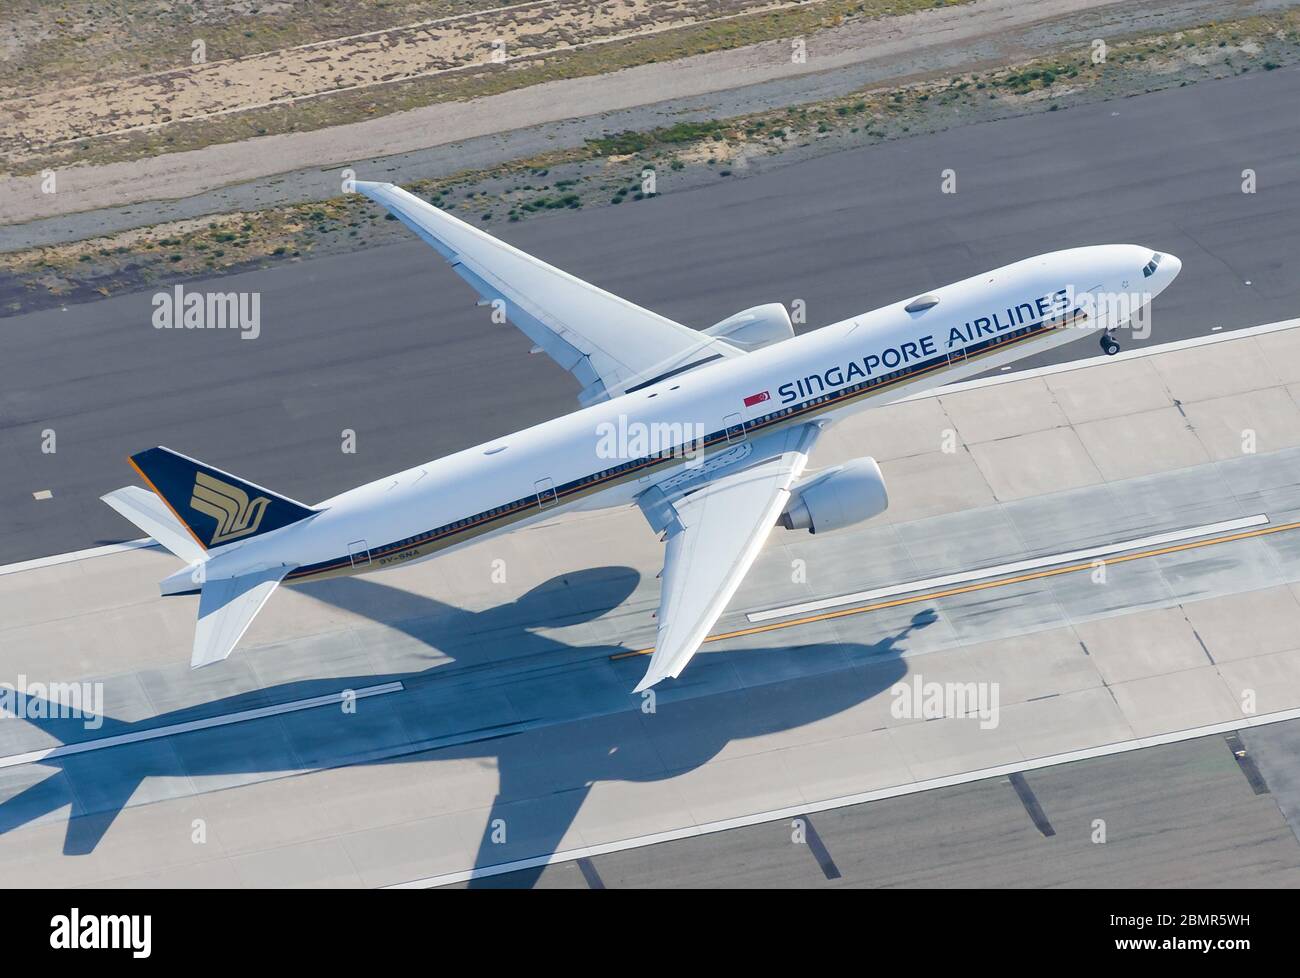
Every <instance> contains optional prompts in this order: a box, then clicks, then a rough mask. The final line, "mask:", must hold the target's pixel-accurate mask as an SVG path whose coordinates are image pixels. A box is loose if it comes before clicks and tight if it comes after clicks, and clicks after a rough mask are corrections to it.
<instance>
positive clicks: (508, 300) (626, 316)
mask: <svg viewBox="0 0 1300 978" xmlns="http://www.w3.org/2000/svg"><path fill="white" fill-rule="evenodd" d="M356 189H357V191H358V192H359V193H362V194H365V195H366V196H367V197H369V198H371V199H372V200H374V201H376V202H378V203H380V204H383V205H384V206H385V207H387V208H388V210H389V211H390V212H392V214H393V216H395V217H396V218H397V219H398V220H400V221H401V222H402V223H403V224H405V225H406V226H407V227H409V228H410V229H411V230H412V231H414V232H415V233H416V234H418V235H419V236H420V237H421V238H423V239H424V240H425V241H426V242H428V243H429V244H430V245H432V246H433V248H434V250H435V251H437V252H438V254H440V255H442V257H443V258H445V259H447V261H448V262H449V263H450V264H451V267H452V269H453V270H454V271H455V272H456V274H457V275H459V276H460V277H461V278H463V279H464V280H465V281H466V282H468V283H469V284H470V286H472V287H473V289H474V290H475V291H476V292H477V293H478V294H479V296H480V305H490V304H492V303H493V302H497V301H500V302H502V303H503V304H504V305H503V310H504V312H505V314H506V316H507V318H509V320H510V321H511V322H512V323H514V325H515V326H517V327H518V328H519V329H520V331H521V332H523V333H524V334H525V335H526V336H527V337H528V338H529V339H530V340H532V341H533V343H534V344H535V348H534V352H536V351H538V350H540V351H541V352H544V353H546V354H547V355H548V356H550V358H551V359H552V360H554V361H555V362H556V363H558V364H559V365H560V366H561V367H563V368H564V369H565V370H568V371H569V372H570V373H572V374H573V375H574V376H575V377H577V378H578V380H579V382H580V383H581V384H582V385H583V389H582V392H581V393H580V394H579V395H578V400H579V401H580V402H581V403H583V404H584V405H586V404H594V403H596V402H598V401H603V400H606V399H608V398H611V397H617V396H618V395H619V394H623V393H626V392H627V391H629V390H632V389H635V388H637V387H639V386H645V385H648V384H649V383H651V382H653V381H656V380H660V379H662V378H663V377H665V376H667V375H671V374H675V373H682V372H685V371H686V370H689V369H691V368H693V367H696V366H700V365H702V364H703V363H707V362H709V361H711V360H717V359H719V358H722V357H730V356H736V355H738V354H740V353H741V352H742V351H741V350H739V349H738V348H737V347H735V346H732V345H731V344H730V343H727V342H726V341H725V340H721V339H717V338H715V337H712V336H708V335H706V334H704V333H699V332H697V331H695V330H693V329H690V328H689V327H686V326H683V325H681V324H680V323H675V322H673V321H672V320H671V319H665V318H664V317H663V316H660V315H658V314H657V313H653V312H651V311H650V310H648V309H642V308H641V307H640V306H637V305H633V304H632V303H631V302H628V301H627V300H625V299H620V298H619V297H618V296H616V295H611V294H610V293H608V292H605V291H604V290H602V289H598V288H596V286H594V285H591V284H589V283H587V282H584V281H582V280H581V279H579V278H575V277H574V276H572V275H570V274H568V273H567V272H562V271H560V269H558V268H553V267H552V266H550V265H548V264H546V263H545V262H543V261H539V260H538V259H536V258H533V257H532V256H531V255H527V254H524V252H522V251H520V250H519V249H518V248H514V247H512V246H510V245H508V244H506V243H505V242H504V241H500V240H498V239H497V238H494V237H492V235H490V234H487V233H486V232H484V231H481V230H479V229H478V228H476V227H471V226H470V225H468V224H466V223H465V222H464V221H462V220H459V219H458V218H455V217H452V216H451V215H450V214H448V213H447V212H446V211H442V210H439V209H438V208H436V207H434V206H433V205H432V204H430V203H428V202H427V201H424V200H421V199H420V198H419V197H416V196H415V195H413V194H410V193H407V192H406V191H405V190H403V189H402V188H401V187H396V186H394V185H393V184H391V183H367V182H364V181H357V183H356Z"/></svg>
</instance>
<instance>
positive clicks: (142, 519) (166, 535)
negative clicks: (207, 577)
mask: <svg viewBox="0 0 1300 978" xmlns="http://www.w3.org/2000/svg"><path fill="white" fill-rule="evenodd" d="M99 498H100V499H102V500H104V502H106V503H108V505H110V506H112V507H113V508H114V509H115V510H117V511H118V512H119V513H120V514H122V515H123V516H125V517H126V518H127V519H128V520H130V521H131V522H132V523H134V524H135V525H136V526H138V527H139V528H140V529H141V530H143V531H144V532H145V533H147V534H149V536H151V537H153V538H154V540H156V541H157V542H158V543H160V544H162V545H163V546H164V547H166V548H167V549H168V550H170V551H171V552H172V553H174V554H175V555H176V556H177V557H179V558H180V559H181V560H184V561H186V562H187V563H193V562H194V561H196V560H203V559H205V557H206V556H207V554H205V553H204V551H203V548H202V547H200V546H199V545H198V544H197V543H195V542H194V538H193V537H192V536H190V534H189V531H187V530H186V529H185V527H183V526H181V524H180V521H179V520H178V519H176V517H175V516H173V515H172V512H171V510H169V509H168V508H167V506H166V504H165V503H164V502H163V501H162V500H161V499H159V498H158V497H157V496H156V495H154V494H153V493H152V492H150V491H149V490H148V489H141V488H140V487H139V486H125V487H123V488H121V489H115V490H114V491H113V492H110V493H109V494H108V495H106V496H100V497H99Z"/></svg>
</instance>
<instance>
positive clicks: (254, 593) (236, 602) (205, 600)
mask: <svg viewBox="0 0 1300 978" xmlns="http://www.w3.org/2000/svg"><path fill="white" fill-rule="evenodd" d="M291 570H293V568H292V567H288V566H285V565H283V564H280V565H278V566H276V567H272V568H269V569H267V570H261V571H253V572H251V573H248V574H240V575H239V576H238V577H226V578H218V579H216V580H207V581H204V582H203V590H202V591H201V592H200V595H199V621H198V624H197V625H196V626H195V628H194V653H193V655H192V656H191V657H190V668H191V669H197V668H199V667H200V666H207V665H211V664H212V663H214V662H220V661H221V660H222V659H225V658H226V657H227V656H229V655H230V653H231V652H232V651H233V650H234V648H235V646H236V645H237V644H238V643H239V640H240V639H241V638H243V636H244V632H246V631H247V630H248V626H249V625H251V624H252V622H253V619H254V618H255V617H256V616H257V613H258V612H259V611H261V610H262V605H264V604H266V599H267V598H269V597H270V596H271V592H272V591H274V590H275V589H276V587H277V586H278V585H279V583H280V582H281V581H282V580H283V579H284V576H285V575H286V574H288V573H289V571H291Z"/></svg>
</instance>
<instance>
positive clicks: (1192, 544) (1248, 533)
mask: <svg viewBox="0 0 1300 978" xmlns="http://www.w3.org/2000/svg"><path fill="white" fill-rule="evenodd" d="M1258 518H1259V517H1257V516H1249V517H1243V518H1242V519H1245V520H1257V519H1258ZM1264 519H1265V520H1266V521H1267V517H1264ZM1229 522H1236V521H1229ZM1211 525H1212V526H1219V525H1221V524H1211ZM1295 529H1300V521H1296V522H1294V523H1280V524H1278V525H1276V526H1256V527H1255V528H1254V529H1246V530H1241V531H1239V532H1235V533H1223V534H1220V535H1219V536H1211V537H1205V538H1203V539H1197V540H1191V541H1188V542H1185V543H1175V544H1170V545H1168V546H1160V547H1152V548H1149V549H1146V550H1140V551H1137V552H1136V553H1121V554H1118V555H1117V556H1114V557H1111V558H1109V559H1108V560H1107V561H1106V563H1107V564H1125V563H1128V562H1129V561H1133V560H1145V559H1146V558H1148V557H1160V556H1163V555H1164V554H1172V553H1180V552H1182V551H1185V550H1198V549H1200V548H1202V547H1212V546H1216V545H1218V544H1221V543H1232V542H1234V541H1237V540H1249V539H1252V538H1254V537H1262V536H1268V535H1269V534H1272V533H1283V532H1285V531H1287V530H1295ZM1181 532H1184V533H1191V532H1193V531H1192V530H1186V531H1181ZM1067 556H1068V555H1067ZM1093 566H1094V565H1093V562H1092V560H1088V561H1086V562H1084V563H1073V564H1067V565H1065V566H1063V567H1049V568H1045V569H1042V570H1035V571H1030V572H1028V573H1024V574H1017V575H1014V576H1010V577H997V578H994V579H993V580H981V581H976V582H974V583H970V584H962V585H959V586H956V587H948V588H943V589H940V590H932V591H925V592H922V593H919V594H908V595H906V596H905V597H899V598H892V599H890V600H887V601H874V602H870V603H867V604H860V605H855V606H853V607H851V608H839V609H836V610H834V611H823V612H820V613H818V614H812V615H804V616H802V617H799V618H787V619H785V620H784V621H774V622H767V623H765V624H761V625H754V626H752V627H750V628H738V629H736V630H734V631H730V632H719V633H718V634H717V635H710V636H709V637H708V638H706V639H705V640H704V641H705V642H721V641H724V640H726V639H730V638H743V637H745V636H746V635H760V634H762V633H764V632H774V631H778V630H779V629H782V628H793V627H795V626H797V625H810V624H813V623H815V622H819V621H831V620H833V619H835V618H847V617H848V616H850V615H862V614H866V613H867V612H869V611H881V610H883V609H885V608H897V607H901V606H903V605H909V604H919V603H921V602H923V601H934V600H937V599H939V598H947V597H952V596H953V595H956V594H968V593H971V592H974V591H987V590H990V589H992V588H997V587H1005V586H1007V585H1009V584H1023V583H1024V582H1025V581H1036V580H1043V579H1045V578H1050V577H1060V576H1062V575H1064V574H1074V573H1077V572H1079V571H1083V570H1092V568H1093ZM653 651H654V648H653V647H652V648H646V649H635V650H629V651H626V652H617V653H615V654H614V655H611V656H610V657H609V658H610V659H611V660H615V659H627V658H631V657H632V656H637V655H649V654H650V653H651V652H653Z"/></svg>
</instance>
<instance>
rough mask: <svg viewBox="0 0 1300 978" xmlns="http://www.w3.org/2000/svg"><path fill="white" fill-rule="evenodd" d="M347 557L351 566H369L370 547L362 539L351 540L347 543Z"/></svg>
mask: <svg viewBox="0 0 1300 978" xmlns="http://www.w3.org/2000/svg"><path fill="white" fill-rule="evenodd" d="M348 559H349V560H351V561H352V566H353V567H369V566H370V548H369V547H368V546H367V545H366V541H364V540H353V541H352V542H351V543H349V544H348Z"/></svg>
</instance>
